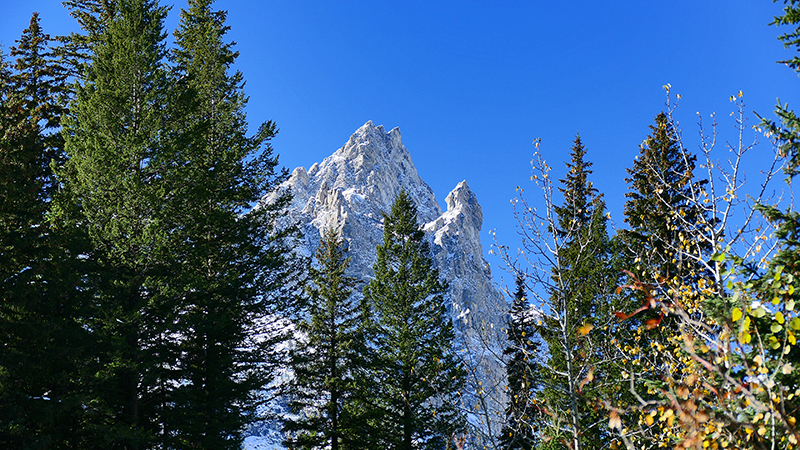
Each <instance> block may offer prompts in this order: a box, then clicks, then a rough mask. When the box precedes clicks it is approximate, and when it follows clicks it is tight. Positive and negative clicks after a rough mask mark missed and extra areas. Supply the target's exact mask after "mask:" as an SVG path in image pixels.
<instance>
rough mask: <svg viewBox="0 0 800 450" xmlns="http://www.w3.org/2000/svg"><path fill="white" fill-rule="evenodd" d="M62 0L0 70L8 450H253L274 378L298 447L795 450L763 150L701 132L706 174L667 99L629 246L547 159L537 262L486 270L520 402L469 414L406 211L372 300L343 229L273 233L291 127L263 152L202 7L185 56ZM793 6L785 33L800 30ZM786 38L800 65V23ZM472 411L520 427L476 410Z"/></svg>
mask: <svg viewBox="0 0 800 450" xmlns="http://www.w3.org/2000/svg"><path fill="white" fill-rule="evenodd" d="M65 4H66V5H67V6H68V7H69V8H70V10H71V12H72V15H73V17H74V18H75V19H76V20H77V21H78V23H79V25H80V27H81V30H82V32H81V33H76V34H73V35H71V36H67V37H58V38H54V39H53V38H51V37H50V36H48V35H47V34H46V33H44V32H43V31H42V30H41V29H40V28H39V20H38V16H37V15H36V14H34V16H33V18H32V20H31V24H30V27H29V28H28V29H27V30H25V31H24V32H23V34H22V37H21V38H20V40H19V41H18V42H17V44H16V45H15V46H14V47H12V48H11V49H10V52H9V55H5V54H4V53H2V52H0V185H2V187H0V300H2V303H0V339H2V340H1V341H0V344H2V345H0V446H2V447H3V448H14V449H16V448H53V449H59V448H70V449H72V448H86V449H91V448H104V449H106V448H124V449H149V448H162V449H167V448H208V449H212V448H213V449H222V448H231V449H233V448H241V447H242V433H243V430H244V429H245V427H246V426H247V424H249V423H251V422H253V421H254V420H257V417H256V408H257V407H259V406H262V405H263V403H264V402H265V401H266V397H265V395H264V393H263V392H262V390H264V389H268V387H269V389H270V391H269V394H270V395H274V396H279V397H280V399H281V401H285V402H286V403H285V406H286V407H287V411H286V412H285V413H284V414H283V415H282V416H281V417H280V420H281V421H282V424H283V430H282V432H283V435H284V437H285V441H284V444H285V445H286V446H287V447H289V448H297V449H312V448H331V449H334V450H335V449H377V448H390V449H408V450H410V449H423V448H424V449H450V448H463V446H464V445H465V443H466V445H469V444H470V442H471V443H473V444H474V443H475V441H470V440H469V439H466V437H467V436H469V435H472V436H475V435H479V436H480V441H481V445H485V446H486V447H487V448H490V447H491V448H496V449H509V450H510V449H531V448H550V449H575V450H579V449H584V448H587V449H588V448H597V449H601V448H617V447H628V448H637V449H640V448H660V447H675V448H796V447H797V446H798V441H799V440H800V434H798V431H797V427H796V418H797V415H798V411H797V408H798V403H797V399H796V398H795V397H796V396H797V395H800V390H798V389H800V383H798V381H800V378H798V375H797V366H798V364H800V361H797V359H798V358H800V350H798V349H797V346H796V344H797V342H796V340H797V338H796V334H797V333H798V332H800V317H799V316H798V313H797V311H796V308H795V306H796V305H795V302H796V301H797V298H798V295H800V292H795V291H796V288H795V284H796V280H795V279H796V278H797V277H800V273H799V271H800V266H798V257H799V256H800V254H798V248H797V245H798V230H800V215H799V214H798V213H797V212H796V211H794V210H792V209H790V208H789V209H786V210H780V209H778V207H777V206H770V205H768V204H767V202H766V198H765V197H763V193H764V192H766V188H765V187H764V188H762V190H761V194H759V193H757V192H756V193H755V194H753V195H755V198H752V199H750V200H748V199H747V197H746V196H745V195H744V194H743V191H742V189H743V188H742V186H743V182H744V180H743V178H742V170H743V167H742V164H743V163H742V158H743V157H744V155H745V154H746V153H747V152H748V151H750V150H751V149H752V146H748V145H746V144H738V146H734V147H732V148H731V150H733V155H734V156H733V158H732V159H730V160H729V161H728V162H729V166H726V165H725V164H720V163H719V162H717V161H715V160H714V152H713V150H714V148H713V147H714V145H715V141H714V140H713V139H711V138H706V136H707V135H710V136H713V135H714V133H715V130H713V129H712V130H711V132H707V131H706V130H703V129H701V135H702V136H703V137H704V138H703V140H702V143H701V154H698V155H695V154H693V153H692V152H690V151H688V150H687V149H686V148H685V146H684V145H683V142H682V138H681V130H679V129H677V127H676V126H675V121H674V120H673V116H672V114H673V110H674V104H672V103H668V105H667V108H666V110H665V111H664V112H663V113H661V114H659V115H657V116H656V118H655V122H654V124H653V125H651V126H650V134H649V136H648V137H647V139H646V140H645V141H644V142H643V144H642V146H641V148H640V154H639V155H638V157H637V159H636V160H635V161H634V163H633V165H632V166H631V168H630V169H629V170H628V177H627V178H626V180H625V181H626V182H627V183H628V186H629V190H628V193H627V194H626V196H627V202H626V204H625V209H624V215H625V218H624V222H625V223H626V224H627V228H626V229H624V230H620V231H619V232H617V233H616V234H613V235H612V233H610V231H609V225H608V223H609V216H608V213H607V211H606V208H605V203H604V197H603V194H602V193H600V192H598V190H597V189H596V188H595V187H594V186H593V184H592V182H591V181H590V177H591V175H592V170H591V167H592V165H591V162H590V161H589V159H588V158H587V157H586V156H587V149H586V148H585V147H584V144H583V142H582V141H581V139H580V137H576V139H575V142H574V145H573V147H572V151H571V154H570V161H569V162H567V173H566V175H565V176H564V178H562V179H560V180H558V181H556V182H553V180H552V177H551V167H550V166H548V165H547V164H546V163H545V162H544V160H543V159H541V157H540V155H539V153H538V146H539V145H538V143H537V153H536V155H535V156H534V161H533V165H534V167H533V169H534V173H533V175H532V177H531V178H532V181H534V183H535V184H536V186H537V192H539V193H541V194H542V197H541V203H539V202H537V203H536V204H534V203H529V200H527V198H526V197H525V196H523V195H522V194H521V195H520V197H519V198H518V199H517V200H516V206H517V209H516V215H517V219H518V220H519V223H520V231H521V234H522V236H523V242H522V246H523V248H524V250H525V251H524V253H520V254H517V255H515V254H512V253H510V252H509V249H508V247H504V246H501V245H498V246H497V247H496V248H495V249H494V250H493V251H496V252H497V253H499V254H500V255H501V257H503V259H504V260H505V261H506V263H507V265H508V267H509V269H510V270H511V271H512V273H513V274H514V276H515V279H516V290H515V292H514V294H513V303H512V305H511V310H510V320H509V323H508V327H507V330H506V331H507V337H508V340H507V343H505V344H504V345H503V346H504V349H500V351H502V354H501V355H500V354H498V355H497V358H498V361H499V362H500V364H501V365H502V367H504V368H505V370H506V374H505V375H506V382H507V383H506V384H507V389H506V390H505V391H503V392H495V391H493V390H491V389H483V388H478V390H477V392H472V393H467V392H466V391H467V390H468V388H466V387H465V385H466V381H465V379H466V378H467V372H468V369H469V368H468V367H465V361H464V360H463V359H461V358H460V357H458V356H457V355H456V353H455V344H454V339H455V336H454V330H453V324H452V321H451V319H450V318H449V317H448V315H447V313H446V310H445V306H444V304H445V303H444V295H445V292H446V289H447V286H446V285H445V284H444V283H443V282H442V281H441V280H440V279H439V274H438V272H437V271H436V269H435V268H434V267H433V265H432V261H431V258H430V249H429V248H428V243H427V241H426V239H425V237H424V234H423V232H422V231H421V230H420V227H419V224H418V222H417V214H416V207H415V205H414V204H413V202H412V201H411V199H410V197H409V196H408V195H407V193H405V192H400V193H399V194H398V196H397V198H396V199H395V203H394V205H393V207H392V210H391V211H390V212H388V213H387V214H386V215H385V216H384V240H383V243H382V244H381V245H379V246H378V247H377V249H376V252H377V258H376V261H377V262H376V264H375V265H374V267H373V269H374V274H375V275H374V278H372V279H371V280H355V279H353V278H351V277H349V276H348V275H347V268H348V262H349V259H348V257H347V251H346V244H345V241H344V240H343V238H342V236H340V235H337V234H336V232H334V231H333V230H323V232H322V239H321V242H320V245H319V249H318V251H317V253H316V255H315V258H314V261H313V264H312V261H309V260H308V259H305V258H302V257H301V256H299V255H298V254H297V253H296V252H295V251H294V244H295V242H297V240H298V239H299V236H298V232H297V230H295V229H293V228H279V227H276V221H277V219H278V218H279V217H281V216H283V212H284V211H285V208H286V207H287V205H288V202H289V200H290V198H289V197H288V194H286V195H283V196H281V197H278V198H277V199H276V200H275V201H272V202H269V203H265V202H261V199H262V198H263V197H264V196H265V194H267V193H269V192H272V191H273V189H274V188H275V187H276V186H277V185H278V184H279V183H280V182H281V181H282V180H284V179H285V177H286V171H285V170H281V169H279V168H278V160H277V155H275V154H274V152H273V150H272V148H271V146H270V144H269V141H270V139H271V138H272V137H273V136H274V135H275V133H276V132H277V128H276V126H275V124H274V123H272V122H267V123H264V124H262V125H261V126H260V127H259V128H258V130H257V131H256V132H255V134H253V135H249V134H248V132H247V121H246V116H245V113H244V108H245V105H246V102H247V98H246V96H245V94H244V92H243V84H244V79H243V77H242V75H241V74H240V73H239V72H236V71H234V70H233V68H232V67H233V64H234V62H235V60H236V57H237V53H236V52H235V51H234V50H233V48H232V44H231V43H230V42H228V41H226V40H225V34H226V32H227V30H228V27H227V25H226V23H225V20H226V15H225V13H224V12H223V11H217V10H214V9H213V1H212V0H189V2H188V7H187V9H184V10H181V13H180V23H179V25H178V28H177V29H176V30H175V32H174V36H175V43H174V45H173V46H172V47H167V46H166V44H165V39H166V34H165V30H164V28H163V21H164V19H165V17H166V14H167V9H166V8H165V7H162V6H159V4H158V2H157V1H155V0H111V1H93V0H69V1H66V2H65ZM785 5H786V6H785V10H784V15H782V16H779V17H777V18H776V19H775V22H774V23H775V24H777V25H787V24H789V25H795V26H797V24H798V23H800V4H799V2H798V0H788V1H787V2H786V3H785ZM780 39H781V40H782V41H783V42H784V43H785V44H786V45H787V46H792V47H795V48H800V27H798V28H796V29H795V30H794V31H792V32H790V33H787V34H785V35H783V36H781V38H780ZM787 64H788V65H789V66H790V67H792V68H793V69H794V70H795V71H799V72H800V59H799V58H798V57H795V58H794V59H792V60H790V61H787ZM667 90H668V91H669V87H667ZM668 98H669V99H670V101H672V97H671V96H670V97H668ZM732 101H733V104H734V105H735V108H736V109H737V110H736V114H735V117H736V121H737V122H736V123H737V127H738V130H739V132H740V137H741V136H743V135H744V133H745V132H746V130H747V127H746V125H745V115H744V105H743V102H742V97H741V94H739V95H737V96H735V97H732ZM760 126H761V128H762V129H763V131H765V132H766V135H767V137H768V139H769V140H770V142H773V143H774V145H775V148H776V149H777V151H776V155H775V156H776V159H775V163H774V164H773V166H772V168H769V169H767V176H766V177H767V180H766V181H769V178H771V177H772V175H773V174H775V173H776V171H777V170H778V168H779V166H780V165H781V164H783V168H784V170H785V172H786V174H787V175H788V177H789V178H788V179H789V180H791V179H792V178H793V177H794V176H795V175H796V174H797V173H798V166H800V159H798V153H799V150H800V121H798V119H797V117H796V116H795V114H794V113H793V112H792V111H791V110H789V109H788V108H787V107H786V106H781V105H779V108H778V121H777V122H775V121H770V120H767V119H762V121H761V124H760ZM739 142H740V143H741V142H743V140H742V139H739ZM698 159H699V162H698ZM766 181H765V183H766ZM556 197H558V198H560V199H561V200H559V201H556V200H554V199H555V198H556ZM734 213H735V214H737V216H736V220H734ZM760 218H763V219H764V221H763V223H761V222H759V219H760ZM356 290H360V291H361V292H362V294H363V295H361V296H354V295H353V294H354V292H356ZM356 299H358V301H357V300H356ZM489 350H494V348H493V347H492V348H490V349H489ZM287 374H290V375H288V376H287ZM478 381H480V380H478ZM478 385H479V386H480V383H478ZM467 394H469V395H473V396H475V397H474V398H477V399H478V400H480V397H481V396H490V395H491V396H497V398H496V399H494V400H496V402H497V403H501V404H504V405H505V406H506V408H505V410H504V411H494V410H490V409H486V408H484V409H479V408H477V409H473V410H472V411H466V410H465V408H467V407H470V406H474V405H472V403H470V402H472V401H473V400H469V401H465V400H464V398H463V397H464V396H466V395H467ZM479 403H480V402H479ZM482 404H489V403H487V402H484V403H482ZM479 416H486V417H484V418H481V417H479ZM489 416H491V417H489ZM498 417H499V419H498ZM484 419H485V420H484ZM497 423H500V426H499V427H495V428H491V425H492V424H497ZM481 424H482V425H481Z"/></svg>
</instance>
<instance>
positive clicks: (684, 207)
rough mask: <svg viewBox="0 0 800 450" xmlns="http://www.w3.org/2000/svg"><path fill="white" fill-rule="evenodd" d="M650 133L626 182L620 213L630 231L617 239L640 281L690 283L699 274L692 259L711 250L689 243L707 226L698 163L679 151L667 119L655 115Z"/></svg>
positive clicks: (697, 242) (705, 242)
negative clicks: (700, 197) (623, 203)
mask: <svg viewBox="0 0 800 450" xmlns="http://www.w3.org/2000/svg"><path fill="white" fill-rule="evenodd" d="M650 130H651V134H650V135H649V136H648V137H647V139H645V141H644V142H643V143H642V145H641V146H640V147H639V155H638V156H637V158H636V159H635V160H634V162H633V166H632V167H631V168H630V169H628V175H629V178H626V179H625V181H626V182H628V183H629V191H628V193H626V194H625V196H626V197H627V198H628V200H627V201H626V202H625V209H624V213H625V221H626V222H627V223H628V225H630V227H631V228H630V230H623V231H622V232H621V233H620V234H621V238H622V243H623V244H624V246H625V248H626V249H627V253H628V254H629V255H630V258H631V260H632V262H631V267H630V268H629V269H633V271H634V272H635V273H636V274H637V275H638V276H640V277H642V279H643V280H656V279H659V278H661V279H665V280H674V281H675V282H685V283H692V281H694V280H697V279H698V278H699V277H701V276H702V273H703V269H702V265H701V264H700V263H699V262H698V261H696V260H694V259H693V258H692V256H693V255H698V254H703V255H705V254H706V253H707V252H708V251H709V250H711V249H710V248H709V242H710V240H697V239H691V238H690V234H691V233H693V232H694V231H695V230H696V229H702V228H703V226H702V225H701V224H704V223H705V224H709V223H711V218H709V217H708V216H707V214H705V212H704V211H703V210H702V209H701V208H700V206H699V205H698V204H697V203H696V202H695V201H694V199H697V198H699V196H700V193H701V191H702V189H703V185H704V184H705V181H704V180H699V181H698V180H696V179H695V178H694V168H695V163H696V159H697V158H696V157H695V156H694V155H687V154H686V153H685V152H683V151H682V150H681V148H680V147H679V145H678V142H677V137H676V134H675V130H674V129H673V127H672V124H671V123H670V122H669V119H668V117H667V115H666V114H664V113H663V112H662V113H659V114H658V116H656V118H655V125H651V126H650ZM698 224H700V226H699V227H698ZM690 230H691V232H690Z"/></svg>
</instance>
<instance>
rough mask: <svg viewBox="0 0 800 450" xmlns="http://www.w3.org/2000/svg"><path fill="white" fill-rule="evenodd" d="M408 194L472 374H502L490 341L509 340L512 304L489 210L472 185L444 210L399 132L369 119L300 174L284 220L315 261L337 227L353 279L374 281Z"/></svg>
mask: <svg viewBox="0 0 800 450" xmlns="http://www.w3.org/2000/svg"><path fill="white" fill-rule="evenodd" d="M401 189H405V190H406V191H408V193H409V194H410V196H411V198H412V199H413V200H414V202H415V204H416V206H417V210H418V217H419V220H420V226H421V228H422V229H423V230H424V231H425V232H426V235H427V236H428V238H429V239H430V242H431V252H432V255H431V256H432V257H433V260H434V264H435V265H436V267H437V269H438V270H439V274H440V276H441V277H442V278H444V280H445V281H447V283H448V285H449V289H448V295H447V299H446V301H447V304H446V306H447V309H448V311H450V313H451V314H452V317H453V319H454V322H455V323H457V324H458V326H457V329H458V336H459V338H458V339H459V340H460V341H459V342H460V343H459V345H460V346H462V347H463V348H464V349H469V350H470V354H471V358H472V361H473V363H474V364H475V372H473V373H481V374H484V375H485V376H488V377H489V378H486V380H489V379H490V378H492V377H498V376H501V372H502V371H501V370H500V369H499V368H498V367H496V364H497V363H496V360H495V358H494V357H493V356H492V354H493V352H494V353H497V349H491V350H492V351H489V349H487V348H486V344H485V342H486V341H487V339H492V338H493V337H489V336H487V335H486V334H487V333H495V334H497V335H502V333H501V332H500V330H501V329H502V328H503V327H504V326H505V324H504V323H503V320H504V319H503V318H504V317H505V312H506V305H505V301H504V299H503V296H502V295H501V294H500V293H499V292H498V291H497V290H496V289H495V288H494V285H493V282H492V277H491V273H490V271H489V265H488V264H487V263H486V261H485V260H484V259H483V247H482V244H481V239H480V230H481V227H482V225H483V212H482V210H481V206H480V204H479V203H478V198H477V196H476V195H475V193H474V192H472V190H470V188H469V185H468V184H467V182H466V181H462V182H461V183H459V184H458V185H457V186H456V187H455V189H453V191H452V192H450V194H449V195H448V196H447V198H446V200H445V201H446V204H447V211H445V212H442V209H441V207H440V206H439V203H438V202H437V200H436V196H435V195H434V192H433V190H432V189H431V188H430V186H428V185H427V184H426V183H425V182H424V181H423V180H422V179H421V178H420V176H419V174H418V173H417V169H416V168H415V167H414V163H413V162H412V161H411V155H410V153H409V151H408V150H407V149H406V147H405V146H404V145H403V142H402V140H401V136H400V130H399V129H398V128H393V129H392V130H391V131H389V132H388V133H387V132H386V131H385V129H384V128H383V126H375V124H373V123H372V121H368V122H367V123H365V124H364V125H363V126H361V127H360V128H358V129H357V130H356V131H355V133H353V135H352V136H350V138H349V139H348V140H347V142H346V143H345V144H344V145H343V146H342V147H341V148H339V149H338V150H336V151H335V152H334V153H333V154H332V155H330V156H328V157H327V158H325V159H324V160H322V162H319V163H314V164H313V165H312V166H311V167H310V169H309V170H308V171H306V170H305V169H304V168H303V167H298V168H296V169H295V170H294V171H293V172H292V174H291V176H290V177H289V179H288V180H287V181H285V182H284V183H283V184H282V185H281V186H280V188H279V191H278V192H280V191H282V190H291V191H292V194H293V199H292V204H291V207H290V208H289V211H288V213H287V215H286V216H285V217H284V219H283V220H285V221H286V223H287V224H300V226H301V227H302V229H303V231H304V235H305V245H304V248H303V249H301V251H302V252H303V253H305V254H307V255H313V254H314V251H315V249H316V247H317V246H318V245H319V236H320V234H321V230H323V229H324V228H327V227H332V228H334V229H336V230H338V231H340V232H341V233H342V235H343V236H344V238H345V239H346V240H347V241H348V243H349V247H350V252H349V255H350V257H351V258H352V259H351V265H350V273H349V275H350V276H354V277H357V278H358V279H361V280H364V281H365V282H367V281H369V280H370V279H371V278H372V277H373V271H372V266H373V264H374V263H375V260H376V247H377V245H378V244H380V243H382V241H383V230H382V228H383V223H382V220H383V214H382V213H384V212H388V211H390V210H391V206H392V203H393V202H394V198H395V196H396V195H397V193H398V192H399V191H400V190H401ZM274 195H277V193H273V194H272V195H270V196H267V197H266V198H265V199H264V201H267V202H269V201H270V198H273V196H274ZM356 294H357V295H358V294H359V293H358V292H356ZM501 339H503V337H501ZM481 349H482V350H481ZM484 353H485V354H484ZM501 384H502V383H498V384H496V385H497V386H500V385H501ZM498 389H499V388H498ZM502 395H503V394H502V391H500V393H498V396H497V398H499V399H502Z"/></svg>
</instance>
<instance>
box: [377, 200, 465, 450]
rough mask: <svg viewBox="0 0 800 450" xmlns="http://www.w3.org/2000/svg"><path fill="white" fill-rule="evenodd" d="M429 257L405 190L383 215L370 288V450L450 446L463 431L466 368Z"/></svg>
mask: <svg viewBox="0 0 800 450" xmlns="http://www.w3.org/2000/svg"><path fill="white" fill-rule="evenodd" d="M429 255H430V249H429V244H428V243H427V241H426V240H425V236H424V233H423V231H422V230H421V229H420V227H419V225H418V224H417V209H416V206H415V205H414V203H413V200H411V198H410V196H409V194H408V192H406V191H401V192H400V193H399V194H398V195H397V197H396V198H395V201H394V204H393V205H392V211H391V214H389V215H385V214H384V234H383V244H381V245H379V246H378V248H377V261H376V263H375V265H374V266H373V269H374V271H375V278H374V279H373V280H371V281H370V282H369V284H367V285H366V286H365V287H364V301H365V305H366V309H367V311H366V313H365V314H366V315H367V318H368V319H367V321H368V325H367V332H368V333H369V335H368V347H370V348H371V350H372V360H371V362H370V364H369V365H368V367H369V370H368V373H367V375H368V379H367V381H366V383H365V386H366V389H367V392H368V393H369V395H370V397H369V398H368V399H366V401H368V402H369V405H368V408H369V412H370V413H371V415H372V416H371V419H370V425H371V427H372V428H371V430H370V431H371V434H370V437H371V439H372V441H371V442H368V443H366V444H369V445H366V446H365V447H368V448H387V449H402V450H412V449H422V448H425V449H444V448H446V447H447V444H448V442H449V440H450V438H451V436H452V435H453V434H455V433H457V432H460V431H461V429H462V427H463V420H462V419H461V418H460V416H459V414H458V412H457V411H456V407H455V406H456V404H457V403H458V391H459V389H461V388H462V386H463V383H464V370H463V368H462V367H461V366H460V363H459V361H458V359H457V358H456V355H455V354H454V351H453V337H454V334H453V324H452V322H451V320H450V318H449V317H448V316H447V312H446V310H445V306H444V294H445V291H446V285H445V284H444V283H443V282H441V281H440V280H439V272H438V270H436V269H435V268H434V267H433V264H432V261H431V257H430V256H429Z"/></svg>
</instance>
